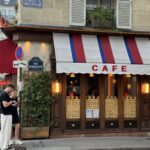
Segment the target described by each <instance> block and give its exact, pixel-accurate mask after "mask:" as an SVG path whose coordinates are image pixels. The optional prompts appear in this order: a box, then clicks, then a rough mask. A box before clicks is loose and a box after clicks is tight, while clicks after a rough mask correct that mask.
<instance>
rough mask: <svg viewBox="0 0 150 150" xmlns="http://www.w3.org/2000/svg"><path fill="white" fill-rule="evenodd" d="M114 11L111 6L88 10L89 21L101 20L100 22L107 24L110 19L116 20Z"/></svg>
mask: <svg viewBox="0 0 150 150" xmlns="http://www.w3.org/2000/svg"><path fill="white" fill-rule="evenodd" d="M114 19H115V18H114V11H113V10H112V9H109V8H104V7H97V8H94V9H93V10H89V11H88V12H87V21H91V20H99V22H101V23H103V24H106V23H109V22H110V21H113V22H114Z"/></svg>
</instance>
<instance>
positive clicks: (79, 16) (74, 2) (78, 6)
mask: <svg viewBox="0 0 150 150" xmlns="http://www.w3.org/2000/svg"><path fill="white" fill-rule="evenodd" d="M85 22H86V0H70V25H77V26H85Z"/></svg>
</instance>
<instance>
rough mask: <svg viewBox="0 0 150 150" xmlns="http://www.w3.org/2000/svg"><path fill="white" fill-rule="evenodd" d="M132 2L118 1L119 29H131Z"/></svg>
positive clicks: (127, 0)
mask: <svg viewBox="0 0 150 150" xmlns="http://www.w3.org/2000/svg"><path fill="white" fill-rule="evenodd" d="M131 13H132V11H131V0H117V28H122V29H131V15H132V14H131Z"/></svg>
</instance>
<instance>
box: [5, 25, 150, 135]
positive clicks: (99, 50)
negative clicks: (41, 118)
mask: <svg viewBox="0 0 150 150" xmlns="http://www.w3.org/2000/svg"><path fill="white" fill-rule="evenodd" d="M3 30H4V32H5V33H6V34H7V35H8V36H11V37H12V38H13V40H15V41H17V42H18V43H19V41H21V42H25V41H27V40H28V41H30V42H31V44H32V43H34V42H35V41H36V42H39V43H41V42H43V40H44V41H45V42H46V44H47V45H48V51H49V54H50V60H49V66H50V72H51V73H52V75H53V76H54V78H55V79H56V82H57V83H56V84H55V88H56V89H55V93H54V96H53V101H52V105H51V117H50V119H51V121H52V124H53V127H52V128H51V130H50V136H52V137H53V136H54V137H57V136H64V135H68V136H69V135H75V134H78V135H80V134H82V135H83V134H85V135H86V134H107V133H117V134H118V133H120V134H124V133H125V134H128V135H130V134H132V133H133V134H134V133H136V134H137V133H140V134H145V135H147V134H149V132H150V100H149V99H150V55H149V53H150V35H149V33H143V32H114V31H107V32H106V31H99V30H94V31H93V30H92V31H91V30H89V31H87V30H84V29H73V28H72V29H70V28H59V27H58V28H48V27H45V28H41V27H38V28H37V27H27V26H20V27H18V26H17V27H13V28H5V29H3ZM31 31H32V32H33V33H36V34H35V36H34V35H32V36H29V35H31ZM16 35H17V36H16ZM36 52H37V56H36V57H39V58H41V59H42V57H41V55H38V48H37V47H36ZM43 61H45V60H43Z"/></svg>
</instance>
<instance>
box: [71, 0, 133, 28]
mask: <svg viewBox="0 0 150 150" xmlns="http://www.w3.org/2000/svg"><path fill="white" fill-rule="evenodd" d="M131 16H132V7H131V0H70V25H75V26H90V27H107V26H108V27H111V28H114V26H115V24H116V27H117V28H122V29H131V21H132V20H131Z"/></svg>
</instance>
